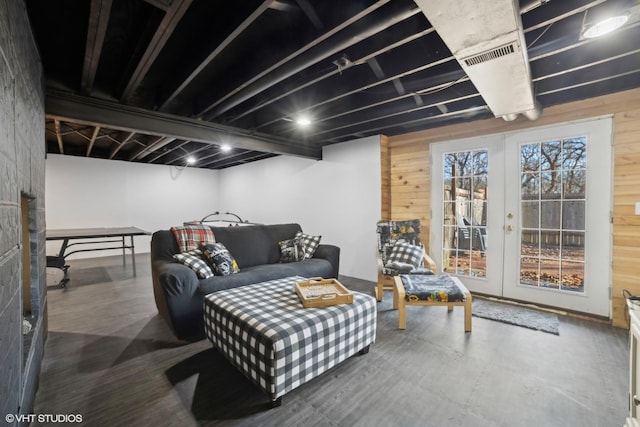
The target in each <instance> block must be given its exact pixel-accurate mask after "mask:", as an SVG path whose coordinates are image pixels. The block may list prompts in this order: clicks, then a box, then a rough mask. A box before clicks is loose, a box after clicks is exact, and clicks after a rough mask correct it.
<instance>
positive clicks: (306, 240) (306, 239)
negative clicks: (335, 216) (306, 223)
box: [295, 231, 322, 259]
mask: <svg viewBox="0 0 640 427" xmlns="http://www.w3.org/2000/svg"><path fill="white" fill-rule="evenodd" d="M295 238H296V239H301V240H302V245H303V246H304V257H305V258H307V259H309V258H313V254H315V253H316V249H318V246H319V245H320V239H321V238H322V236H310V235H309V234H304V233H303V232H302V231H298V232H297V233H296V237H295Z"/></svg>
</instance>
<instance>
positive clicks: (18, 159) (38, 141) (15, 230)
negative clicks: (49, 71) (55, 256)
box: [0, 0, 47, 422]
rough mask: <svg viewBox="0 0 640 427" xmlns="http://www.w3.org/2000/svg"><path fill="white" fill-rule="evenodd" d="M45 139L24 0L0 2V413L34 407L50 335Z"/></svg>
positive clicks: (40, 88) (38, 75) (37, 68)
mask: <svg viewBox="0 0 640 427" xmlns="http://www.w3.org/2000/svg"><path fill="white" fill-rule="evenodd" d="M44 177H45V143H44V91H43V83H42V67H41V63H40V58H39V54H38V51H37V48H36V46H35V43H34V40H33V36H32V34H31V29H30V27H29V20H28V16H27V12H26V9H25V5H24V2H23V1H22V0H5V1H2V2H0V419H1V420H2V421H1V422H4V419H5V415H6V414H18V413H22V414H25V413H29V412H30V411H31V408H32V406H33V399H34V397H35V392H36V389H37V384H38V376H39V374H40V366H41V363H42V355H43V352H44V340H45V336H46V323H47V322H46V254H45V240H44V239H45V228H46V225H45V206H44V185H45V183H44ZM22 195H28V196H29V197H31V198H33V201H32V202H31V203H30V209H29V221H30V226H29V227H30V235H29V247H30V250H31V262H30V267H31V283H30V284H28V285H29V286H31V291H32V295H33V297H32V311H33V313H34V314H35V315H36V317H37V323H36V326H35V331H34V337H33V340H32V344H31V350H30V352H29V358H28V359H27V360H26V362H25V363H23V340H22V311H23V308H22V286H23V283H22V269H23V267H24V266H23V265H22V249H23V246H22V243H21V242H22V235H21V215H20V198H21V196H22Z"/></svg>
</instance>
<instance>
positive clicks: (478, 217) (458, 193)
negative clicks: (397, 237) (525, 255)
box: [442, 150, 489, 277]
mask: <svg viewBox="0 0 640 427" xmlns="http://www.w3.org/2000/svg"><path fill="white" fill-rule="evenodd" d="M443 160H444V162H443V164H444V171H443V178H444V180H443V182H444V188H443V205H444V217H443V218H444V219H443V224H442V227H443V229H442V231H443V233H442V236H443V240H444V241H443V245H442V247H443V257H442V259H443V266H442V268H443V270H444V271H447V272H450V273H454V274H457V275H461V276H469V277H486V274H487V272H486V271H487V267H486V266H487V262H486V261H487V260H486V248H487V206H488V198H487V194H488V188H487V182H488V181H487V179H488V170H489V153H488V151H487V150H471V151H460V152H455V153H446V154H444V159H443Z"/></svg>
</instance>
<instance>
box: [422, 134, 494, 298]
mask: <svg viewBox="0 0 640 427" xmlns="http://www.w3.org/2000/svg"><path fill="white" fill-rule="evenodd" d="M471 146H473V148H470V147H471ZM503 146H504V144H503V137H502V136H500V135H489V136H482V137H474V138H465V139H458V140H454V141H447V142H441V143H434V144H431V147H430V151H431V171H432V173H431V227H430V233H431V234H430V238H429V248H431V251H430V256H431V257H432V258H433V259H434V261H435V262H436V265H438V266H442V265H443V263H442V262H443V248H442V246H443V245H442V242H443V236H442V224H443V216H444V209H443V206H442V203H443V200H442V199H443V191H442V189H443V174H442V168H443V155H444V154H445V153H452V152H459V151H468V150H471V149H473V150H482V149H486V150H487V151H488V153H489V170H490V171H492V170H493V169H494V168H496V167H498V168H499V170H498V173H494V174H492V173H491V172H490V173H489V175H488V176H487V188H488V189H489V195H488V200H487V242H488V244H487V249H486V262H487V271H486V277H483V278H476V277H467V276H464V277H462V276H461V277H460V280H462V282H463V283H464V284H465V286H466V287H467V288H469V290H470V291H472V292H478V293H482V294H488V295H496V296H499V295H502V256H503V248H502V245H503V238H502V224H501V221H502V217H503V212H504V197H502V194H504V180H503V179H502V172H501V170H502V167H503V164H504V160H503V155H504V153H503ZM495 159H498V160H497V161H495Z"/></svg>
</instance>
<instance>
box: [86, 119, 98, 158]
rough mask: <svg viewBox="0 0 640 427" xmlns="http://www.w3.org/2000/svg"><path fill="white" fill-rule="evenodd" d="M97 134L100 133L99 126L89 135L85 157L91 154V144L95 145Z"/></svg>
mask: <svg viewBox="0 0 640 427" xmlns="http://www.w3.org/2000/svg"><path fill="white" fill-rule="evenodd" d="M98 132H100V126H96V127H95V129H94V130H93V135H91V139H90V140H89V146H88V147H87V157H89V155H90V154H91V150H92V149H93V144H95V143H96V138H97V137H98Z"/></svg>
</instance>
